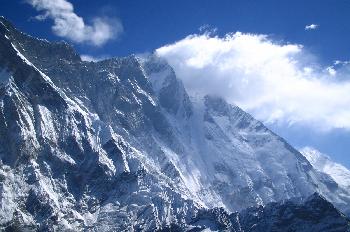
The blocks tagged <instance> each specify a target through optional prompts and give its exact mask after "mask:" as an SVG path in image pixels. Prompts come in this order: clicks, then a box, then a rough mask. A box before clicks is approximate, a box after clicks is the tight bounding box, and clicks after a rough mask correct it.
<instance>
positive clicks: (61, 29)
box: [27, 0, 123, 46]
mask: <svg viewBox="0 0 350 232" xmlns="http://www.w3.org/2000/svg"><path fill="white" fill-rule="evenodd" d="M27 2H28V3H29V4H30V5H32V6H33V7H34V8H35V9H36V10H38V11H41V12H43V14H41V15H38V16H36V17H35V18H36V19H38V20H45V19H47V18H50V19H52V20H53V21H54V25H53V26H52V30H53V32H54V33H55V34H56V35H58V36H60V37H64V38H67V39H70V40H72V41H74V42H77V43H84V42H86V43H90V44H93V45H97V46H99V45H102V44H104V43H106V42H107V41H108V40H110V39H113V38H115V37H117V36H118V35H119V34H120V33H121V32H122V31H123V27H122V24H121V23H120V21H119V20H117V19H107V18H101V17H96V18H94V19H93V20H92V23H91V25H87V24H86V23H85V22H84V19H83V18H81V17H79V16H78V15H77V14H75V13H74V7H73V5H72V4H71V3H70V2H68V1H66V0H54V1H53V0H27Z"/></svg>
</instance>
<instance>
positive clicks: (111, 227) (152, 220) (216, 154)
mask: <svg viewBox="0 0 350 232" xmlns="http://www.w3.org/2000/svg"><path fill="white" fill-rule="evenodd" d="M0 70H1V71H0V159H1V163H0V199H1V201H0V202H1V205H0V209H1V210H0V228H1V229H7V230H27V231H28V230H29V231H30V230H34V231H35V230H39V231H51V230H54V231H62V230H63V231H80V230H92V231H155V230H164V231H166V230H170V231H178V230H180V231H181V230H186V229H188V230H189V229H193V230H194V231H201V230H203V229H204V228H208V227H209V228H210V226H214V227H215V226H217V224H218V223H219V224H220V225H221V226H222V227H218V230H223V229H225V228H226V229H227V230H236V231H250V230H251V229H252V228H251V227H249V228H248V227H244V226H245V225H251V223H252V222H253V221H254V220H260V218H261V217H264V218H268V217H269V215H268V214H266V213H264V212H265V211H264V210H267V211H266V212H271V211H272V210H273V209H274V208H275V206H276V205H273V206H271V205H270V204H277V205H278V207H282V208H283V207H287V208H288V210H289V209H290V210H292V211H295V212H294V213H295V215H297V216H295V217H294V216H293V217H292V219H291V220H292V222H290V223H291V224H293V228H294V226H300V225H297V222H300V220H301V221H303V220H308V222H307V223H306V222H305V223H306V224H305V228H308V227H307V226H310V225H314V226H316V225H317V226H318V225H319V224H322V226H323V227H317V228H325V226H331V227H332V228H333V225H334V226H335V227H334V228H338V227H337V226H336V225H335V224H332V223H333V222H338V221H339V226H340V225H342V226H343V227H341V228H345V227H346V224H347V219H346V218H345V216H344V215H343V214H342V213H340V212H339V211H337V210H336V209H335V208H334V207H333V205H332V204H334V205H335V206H336V207H337V208H338V209H340V210H341V211H343V212H348V211H347V210H348V209H349V205H350V204H349V203H350V196H349V195H346V194H344V190H343V189H342V188H340V187H339V186H338V185H337V184H336V182H335V181H334V180H333V179H332V178H330V177H329V176H328V175H325V174H324V173H321V172H319V171H317V170H316V169H315V168H314V167H313V166H312V165H311V164H310V162H309V161H308V160H307V159H306V158H305V157H304V156H303V155H302V154H300V153H299V152H298V151H297V150H295V149H294V148H293V147H291V146H290V145H289V144H288V143H287V142H286V141H285V140H283V139H282V138H280V137H279V136H278V135H276V134H274V133H273V132H271V131H270V130H269V129H267V128H266V127H265V126H264V125H263V124H262V123H261V122H259V121H257V120H255V119H254V118H253V117H252V116H250V115H249V114H247V113H246V112H244V111H243V110H241V109H240V108H239V107H237V106H233V105H230V104H228V103H227V102H225V101H224V100H223V99H221V98H218V97H216V96H203V97H196V96H189V95H188V94H187V92H186V89H185V88H184V86H183V84H182V83H181V81H179V79H177V77H176V74H175V72H174V71H173V69H172V68H171V67H170V66H169V65H168V64H167V62H166V61H164V60H162V59H161V58H159V57H156V56H155V55H150V56H147V57H138V56H135V55H131V56H128V57H124V58H112V59H108V60H103V61H99V62H85V61H82V60H81V59H80V56H79V55H78V54H77V53H76V52H75V51H74V49H73V48H72V47H71V46H70V45H69V44H67V43H65V42H53V43H52V42H48V41H46V40H41V39H37V38H34V37H31V36H29V35H26V34H24V33H22V32H20V31H18V30H16V29H15V28H14V27H13V26H12V25H11V23H9V22H8V21H7V20H6V19H4V18H0ZM315 192H318V193H319V194H320V195H322V196H323V197H324V199H323V198H321V197H319V198H317V199H318V200H317V201H320V204H323V205H324V206H325V208H326V209H327V210H325V211H324V212H323V213H325V214H323V215H322V216H320V218H319V219H317V217H316V218H313V219H312V220H311V221H310V220H309V219H308V218H307V217H304V216H305V215H304V216H303V214H301V216H300V215H299V211H298V209H299V208H300V207H301V208H303V207H305V210H306V211H307V212H309V211H312V210H313V209H314V208H313V207H311V209H310V206H309V205H308V204H307V202H308V200H307V199H309V198H308V197H309V196H310V195H312V194H314V193H315ZM292 198H293V199H295V198H298V199H303V200H301V201H302V202H303V203H300V204H299V205H297V206H295V205H293V207H294V208H293V207H292V206H290V204H289V203H285V200H287V199H292ZM304 200H306V201H304ZM272 202H279V203H272ZM329 202H331V203H332V204H330V203H329ZM285 204H286V205H285ZM249 207H253V208H252V209H253V211H254V210H257V213H253V214H254V215H259V213H260V212H261V211H264V212H262V216H261V217H260V216H259V217H258V218H251V217H253V216H252V215H251V213H249V212H250V211H248V213H244V212H246V211H244V210H246V209H247V208H249ZM278 207H277V208H278ZM242 210H243V211H242ZM315 210H316V211H317V208H315ZM235 211H242V214H239V213H232V212H235ZM278 212H280V211H276V215H275V217H274V218H273V220H274V221H275V222H272V224H273V225H276V223H277V222H278V221H281V223H283V224H288V223H289V222H288V223H287V222H286V221H284V220H287V219H286V218H280V217H279V216H278V215H279V213H278ZM294 213H292V215H294ZM316 213H317V212H316ZM232 215H234V216H232ZM239 215H243V216H242V217H244V218H246V216H244V215H248V216H249V215H251V216H249V217H248V216H247V217H248V219H246V223H245V224H240V223H238V222H239V221H237V220H238V219H237V218H239V217H240V216H239ZM298 215H299V216H298ZM316 215H317V214H316ZM232 217H236V219H237V220H236V219H235V220H236V221H234V219H232ZM300 217H301V219H300ZM294 218H296V219H295V220H294ZM330 218H331V219H332V220H330V221H328V219H330ZM299 219H300V220H299ZM326 219H327V220H326ZM239 220H241V219H239ZM244 220H245V219H244ZM266 220H267V219H266ZM320 220H321V221H320ZM194 221H196V222H194ZM208 221H209V222H208ZM207 223H209V224H210V225H207ZM259 223H261V222H260V221H259ZM229 224H231V225H232V226H229ZM272 224H271V225H270V224H269V226H272ZM288 225H289V224H288ZM337 225H338V224H337ZM201 228H202V229H201ZM259 228H260V227H259ZM269 228H270V227H269ZM271 228H272V227H271ZM283 228H284V227H283ZM286 228H287V227H286ZM291 228H292V227H291ZM315 228H316V227H315ZM339 228H340V227H339ZM212 229H213V230H214V229H215V228H212ZM319 231H322V230H319ZM335 231H336V230H335ZM338 231H342V230H338Z"/></svg>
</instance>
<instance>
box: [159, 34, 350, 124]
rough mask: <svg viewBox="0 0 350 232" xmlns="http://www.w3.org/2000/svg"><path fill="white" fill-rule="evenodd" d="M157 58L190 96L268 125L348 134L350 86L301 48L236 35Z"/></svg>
mask: <svg viewBox="0 0 350 232" xmlns="http://www.w3.org/2000/svg"><path fill="white" fill-rule="evenodd" d="M156 53H157V54H158V55H160V56H162V57H164V58H166V59H167V60H168V62H169V63H170V64H171V65H172V66H173V67H174V69H175V71H176V72H177V74H178V76H179V77H180V78H181V79H182V80H183V82H184V84H185V86H186V88H187V89H188V90H189V92H190V93H192V94H194V93H195V94H215V95H220V96H222V97H224V98H225V99H226V100H228V101H229V102H231V103H235V104H237V105H239V106H240V107H242V108H243V109H245V110H248V111H249V112H251V113H252V114H253V115H254V116H255V117H257V118H258V119H260V120H263V121H265V122H268V123H278V122H280V123H288V124H294V123H299V124H301V125H309V126H312V127H314V128H317V129H321V130H328V129H332V128H347V129H350V107H349V106H350V81H344V78H339V79H338V77H337V76H334V75H335V73H334V72H332V74H334V75H331V74H330V70H329V68H328V69H327V67H322V66H321V65H318V64H317V63H316V62H315V59H314V57H313V56H312V55H310V54H308V53H307V52H306V51H305V49H304V48H303V46H301V45H298V44H281V43H277V42H275V41H273V40H271V39H269V38H268V37H267V36H265V35H256V34H244V33H240V32H237V33H234V34H227V35H226V36H224V37H218V36H210V35H208V34H204V35H191V36H188V37H187V38H185V39H183V40H180V41H178V42H176V43H174V44H170V45H167V46H164V47H161V48H159V49H157V51H156ZM334 71H335V70H334ZM337 75H338V74H337ZM341 80H342V81H341Z"/></svg>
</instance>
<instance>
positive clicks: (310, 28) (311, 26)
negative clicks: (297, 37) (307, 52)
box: [305, 24, 319, 31]
mask: <svg viewBox="0 0 350 232" xmlns="http://www.w3.org/2000/svg"><path fill="white" fill-rule="evenodd" d="M318 27H319V25H317V24H310V25H306V26H305V30H306V31H310V30H316V29H317V28H318Z"/></svg>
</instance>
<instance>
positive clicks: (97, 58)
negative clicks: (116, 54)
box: [80, 54, 110, 62]
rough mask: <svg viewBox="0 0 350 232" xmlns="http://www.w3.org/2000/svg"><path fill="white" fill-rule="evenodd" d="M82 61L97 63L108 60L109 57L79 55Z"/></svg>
mask: <svg viewBox="0 0 350 232" xmlns="http://www.w3.org/2000/svg"><path fill="white" fill-rule="evenodd" d="M80 58H81V60H82V61H89V62H98V61H101V60H105V59H108V58H110V57H109V56H91V55H86V54H83V55H80Z"/></svg>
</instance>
